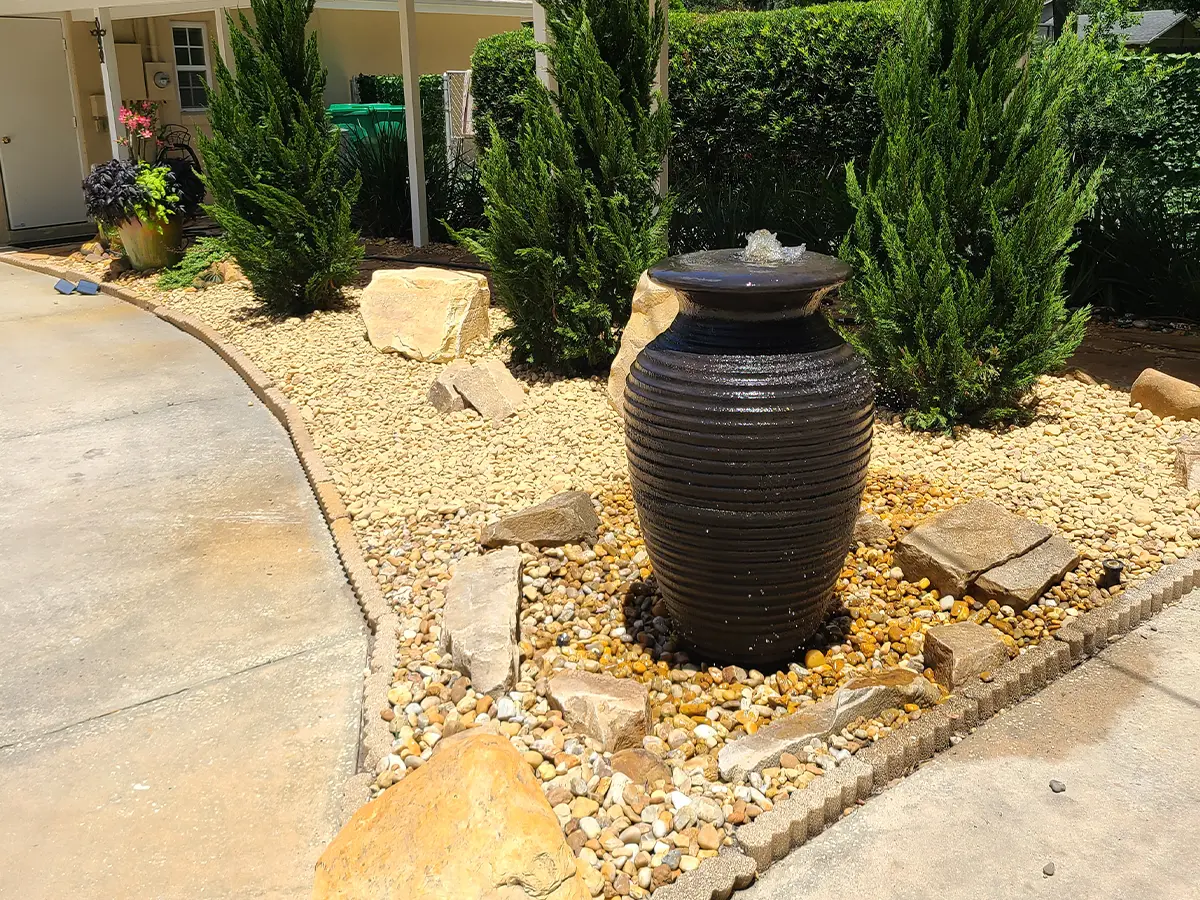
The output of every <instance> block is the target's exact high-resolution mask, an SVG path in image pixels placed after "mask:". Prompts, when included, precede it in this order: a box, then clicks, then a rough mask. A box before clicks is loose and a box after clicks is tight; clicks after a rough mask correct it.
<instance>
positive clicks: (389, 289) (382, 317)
mask: <svg viewBox="0 0 1200 900" xmlns="http://www.w3.org/2000/svg"><path fill="white" fill-rule="evenodd" d="M489 302H490V294H489V292H488V285H487V279H486V278H485V277H484V276H482V275H480V274H479V273H477V272H456V271H451V270H449V269H433V268H429V267H426V266H418V267H417V268H414V269H379V270H378V271H376V272H375V274H373V275H372V276H371V283H370V284H369V285H367V288H366V290H364V291H363V293H362V298H361V299H360V300H359V304H358V307H359V312H360V313H361V314H362V317H363V322H364V323H365V324H366V326H367V338H368V340H370V342H371V345H372V346H373V347H375V349H376V350H380V351H382V352H384V353H390V352H397V353H401V354H403V355H404V356H407V357H409V358H410V359H415V360H419V361H421V362H447V361H449V360H452V359H455V358H456V357H459V356H462V353H463V350H465V349H466V347H467V346H468V345H470V344H471V343H472V342H473V341H475V340H477V339H480V338H482V339H487V338H489V337H490V336H491V326H490V325H489V323H488V304H489Z"/></svg>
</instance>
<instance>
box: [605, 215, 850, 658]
mask: <svg viewBox="0 0 1200 900" xmlns="http://www.w3.org/2000/svg"><path fill="white" fill-rule="evenodd" d="M849 274H850V270H849V267H848V266H846V265H845V264H844V263H842V262H841V261H839V260H837V259H834V258H833V257H830V256H825V255H823V254H820V253H814V252H809V251H806V250H805V249H804V248H803V247H781V246H780V245H779V242H778V241H777V240H775V236H774V235H773V234H770V233H769V232H755V233H754V234H753V235H750V236H749V240H748V242H747V246H746V247H745V248H742V249H736V250H714V251H703V252H700V253H689V254H685V255H683V256H675V257H671V258H669V259H666V260H664V261H663V262H661V263H660V264H658V265H657V266H655V267H654V268H653V269H651V270H650V276H651V277H652V278H653V279H655V280H656V281H659V282H661V283H662V284H666V285H670V286H671V287H674V288H675V289H676V290H678V291H679V292H680V294H681V301H680V311H679V315H678V316H677V317H676V318H675V321H674V322H673V323H672V325H671V326H670V328H668V329H667V330H666V331H664V332H663V333H662V334H660V335H659V336H658V337H657V338H655V339H654V340H653V341H651V342H650V343H649V344H647V345H646V347H645V348H644V349H643V350H642V352H641V353H640V354H639V355H638V358H637V360H636V361H635V362H634V364H633V366H632V367H631V368H630V371H629V376H628V378H627V379H626V383H625V435H626V439H625V440H626V449H627V453H628V456H629V471H630V480H631V482H632V485H633V494H634V500H635V502H636V504H637V508H638V514H639V516H640V518H641V524H642V532H643V534H644V536H645V540H646V549H647V552H648V553H649V554H650V559H651V561H652V562H653V564H654V570H655V573H656V574H657V577H658V581H659V586H660V588H661V590H662V594H663V597H664V599H665V600H666V604H667V608H668V610H669V611H670V614H671V618H672V620H673V621H674V623H675V626H676V629H677V630H678V632H679V633H680V635H681V636H682V637H683V638H684V639H685V640H686V641H687V642H688V643H689V644H690V645H691V646H692V648H693V650H694V651H695V653H696V654H697V655H698V657H699V658H698V659H697V660H696V661H697V662H737V663H741V664H743V665H755V666H762V665H768V664H772V663H779V662H782V661H785V660H787V659H789V658H791V657H792V656H793V655H794V654H795V652H796V651H797V650H798V649H799V648H800V647H801V646H802V645H803V644H804V642H805V640H806V639H807V638H808V637H809V636H811V635H812V633H813V632H814V631H815V630H816V629H817V627H818V626H819V625H820V623H821V620H822V618H823V617H824V614H825V610H826V607H827V606H828V604H829V600H830V598H831V596H832V594H833V588H834V584H835V582H836V580H837V577H838V573H839V572H840V570H841V567H842V562H843V560H844V558H845V555H846V552H847V551H848V550H849V549H850V547H851V540H852V538H851V535H852V533H853V528H854V520H855V517H856V516H857V514H858V508H859V503H860V501H861V498H862V492H863V487H864V484H865V481H866V471H867V462H868V459H869V456H870V449H871V429H872V420H873V415H874V400H873V396H874V388H873V385H872V382H871V378H870V376H869V374H868V372H867V369H866V366H865V364H864V363H863V361H862V360H861V359H860V358H859V357H858V355H857V354H855V353H854V351H853V350H851V349H850V347H849V346H848V345H847V344H846V343H845V342H844V341H843V340H842V338H841V337H840V336H839V335H838V334H837V332H836V331H835V330H834V329H833V328H832V327H831V325H830V324H829V322H828V320H827V319H826V318H825V315H824V314H823V313H822V312H821V310H820V300H821V298H822V297H824V296H825V295H826V294H828V293H829V292H830V291H832V290H836V288H837V286H838V285H840V284H841V283H842V282H843V281H845V280H846V278H847V276H848V275H849Z"/></svg>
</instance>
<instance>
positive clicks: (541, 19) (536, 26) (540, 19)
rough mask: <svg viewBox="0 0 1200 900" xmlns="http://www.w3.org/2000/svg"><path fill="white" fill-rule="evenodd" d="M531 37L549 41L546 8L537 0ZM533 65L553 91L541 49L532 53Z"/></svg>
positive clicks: (552, 82) (534, 6) (552, 79)
mask: <svg viewBox="0 0 1200 900" xmlns="http://www.w3.org/2000/svg"><path fill="white" fill-rule="evenodd" d="M651 2H653V0H651ZM533 39H534V40H535V41H537V42H538V44H539V45H541V44H548V43H550V41H549V40H548V38H547V36H546V10H545V8H544V7H543V6H542V4H540V3H538V2H537V0H534V3H533ZM534 66H535V67H536V69H537V77H538V81H540V82H541V83H542V84H544V85H545V86H546V90H548V91H553V90H554V89H555V87H556V85H555V83H554V75H553V74H551V72H550V62H549V60H547V59H546V54H545V52H544V51H543V50H538V51H537V53H536V54H535V55H534Z"/></svg>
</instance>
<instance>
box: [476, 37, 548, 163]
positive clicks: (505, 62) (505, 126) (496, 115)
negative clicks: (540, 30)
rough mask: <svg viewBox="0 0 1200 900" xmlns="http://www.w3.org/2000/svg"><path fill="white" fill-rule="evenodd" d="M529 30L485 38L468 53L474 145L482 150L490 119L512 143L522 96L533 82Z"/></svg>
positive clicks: (487, 134)
mask: <svg viewBox="0 0 1200 900" xmlns="http://www.w3.org/2000/svg"><path fill="white" fill-rule="evenodd" d="M534 43H535V42H534V40H533V29H532V28H518V29H517V30H516V31H502V32H500V33H499V34H493V35H490V36H489V37H485V38H484V39H483V40H481V41H480V42H479V43H478V44H476V45H475V52H474V53H472V54H471V96H472V98H473V100H474V104H475V110H474V125H475V145H476V146H477V147H478V148H479V150H480V151H482V150H484V149H485V148H486V147H487V145H488V144H489V143H490V140H491V132H490V131H489V130H488V125H487V121H488V119H489V118H490V119H491V121H492V122H494V123H495V124H496V127H497V128H499V129H500V133H501V134H502V135H504V138H505V140H509V141H511V140H515V139H516V136H517V129H518V127H519V125H520V121H521V95H522V94H523V93H524V92H525V88H526V87H528V86H529V85H531V84H534V83H536V81H537V73H536V71H535V65H534Z"/></svg>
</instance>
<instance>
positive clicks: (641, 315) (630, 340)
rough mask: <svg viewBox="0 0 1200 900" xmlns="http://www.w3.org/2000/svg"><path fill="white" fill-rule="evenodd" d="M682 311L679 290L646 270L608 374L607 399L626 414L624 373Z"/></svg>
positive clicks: (638, 285) (621, 412) (623, 414)
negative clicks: (664, 283)
mask: <svg viewBox="0 0 1200 900" xmlns="http://www.w3.org/2000/svg"><path fill="white" fill-rule="evenodd" d="M678 314H679V294H678V293H676V291H675V289H674V288H669V287H667V286H666V285H662V284H659V283H658V282H657V281H654V280H653V279H651V277H650V276H649V275H648V274H646V273H645V272H643V273H642V277H641V279H640V280H639V281H638V284H637V289H636V290H635V291H634V292H633V309H632V310H631V312H630V314H629V322H628V323H627V324H626V325H625V330H624V331H623V332H621V346H620V349H618V351H617V358H616V359H615V360H613V364H612V369H611V370H610V371H609V375H608V402H609V404H610V405H611V406H612V408H613V409H615V410H616V411H617V414H618V415H619V416H621V418H625V376H626V375H628V374H629V368H630V366H632V365H633V361H634V360H635V359H637V355H638V354H639V353H641V352H642V348H643V347H645V346H646V345H647V344H648V343H650V342H651V341H652V340H654V339H655V338H656V337H658V336H659V335H660V334H662V333H663V332H664V331H666V330H667V327H668V326H669V325H670V324H671V323H672V322H674V321H675V316H676V315H678Z"/></svg>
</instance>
